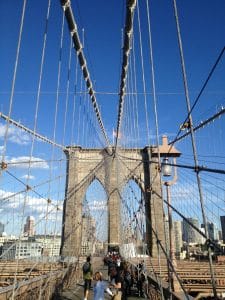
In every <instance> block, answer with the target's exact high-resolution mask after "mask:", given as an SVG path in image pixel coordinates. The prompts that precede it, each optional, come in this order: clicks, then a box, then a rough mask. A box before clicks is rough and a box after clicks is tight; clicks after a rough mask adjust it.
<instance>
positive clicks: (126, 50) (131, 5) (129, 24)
mask: <svg viewBox="0 0 225 300" xmlns="http://www.w3.org/2000/svg"><path fill="white" fill-rule="evenodd" d="M135 7H136V0H127V11H126V22H125V28H124V46H123V62H122V71H121V79H120V92H119V95H120V98H119V109H118V117H117V128H116V139H115V151H116V148H117V144H118V136H119V132H120V126H121V119H122V115H123V104H124V97H125V94H126V81H127V73H128V72H127V70H128V65H129V54H130V50H131V44H132V33H133V17H134V10H135Z"/></svg>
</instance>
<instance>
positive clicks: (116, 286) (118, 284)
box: [110, 267, 123, 300]
mask: <svg viewBox="0 0 225 300" xmlns="http://www.w3.org/2000/svg"><path fill="white" fill-rule="evenodd" d="M110 278H111V284H110V287H112V292H113V294H114V296H113V300H121V299H122V281H123V279H122V277H121V276H120V272H119V270H118V269H117V268H116V267H112V268H111V269H110Z"/></svg>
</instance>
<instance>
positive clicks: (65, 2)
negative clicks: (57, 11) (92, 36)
mask: <svg viewBox="0 0 225 300" xmlns="http://www.w3.org/2000/svg"><path fill="white" fill-rule="evenodd" d="M61 5H62V8H63V10H64V13H65V17H66V20H67V23H68V27H69V30H70V33H71V36H72V40H73V44H74V48H75V50H76V53H77V57H78V60H79V63H80V67H81V69H82V73H83V76H84V80H85V82H86V86H87V89H88V94H89V95H90V97H91V101H92V105H93V107H94V111H95V113H96V116H97V119H98V123H99V126H100V128H101V131H102V133H103V136H104V139H105V141H106V144H107V146H110V142H109V139H108V136H107V134H106V131H105V128H104V125H103V122H102V118H101V114H100V110H99V108H98V104H97V100H96V97H95V92H94V89H93V85H92V81H91V78H90V74H89V71H88V67H87V62H86V59H85V56H84V53H83V47H82V44H81V42H80V38H79V34H78V30H77V24H76V21H75V19H74V15H73V12H72V8H71V5H70V1H69V0H61Z"/></svg>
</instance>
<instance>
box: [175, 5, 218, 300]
mask: <svg viewBox="0 0 225 300" xmlns="http://www.w3.org/2000/svg"><path fill="white" fill-rule="evenodd" d="M173 6H174V14H175V21H176V28H177V37H178V44H179V51H180V59H181V67H182V75H183V83H184V90H185V97H186V105H187V111H188V121H189V124H190V132H191V142H192V150H193V157H194V162H195V167H196V179H197V183H198V191H199V199H200V204H201V211H202V218H203V224H204V228H205V234H206V237H207V239H208V238H209V233H208V228H207V226H206V225H207V218H206V215H205V207H204V199H203V192H202V185H201V179H200V174H199V170H198V156H197V150H196V142H195V135H194V130H193V121H192V115H191V105H190V98H189V92H188V84H187V77H186V68H185V62H184V53H183V45H182V39H181V33H180V24H179V18H178V11H177V4H176V0H173ZM208 254H209V267H210V275H211V280H212V288H213V294H214V298H215V299H218V297H217V291H216V281H215V276H214V270H213V264H212V253H211V249H210V247H208Z"/></svg>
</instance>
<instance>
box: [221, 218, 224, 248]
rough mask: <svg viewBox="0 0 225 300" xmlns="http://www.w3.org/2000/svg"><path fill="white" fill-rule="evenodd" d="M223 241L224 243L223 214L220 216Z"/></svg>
mask: <svg viewBox="0 0 225 300" xmlns="http://www.w3.org/2000/svg"><path fill="white" fill-rule="evenodd" d="M220 222H221V229H222V237H223V242H224V243H225V216H220Z"/></svg>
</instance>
